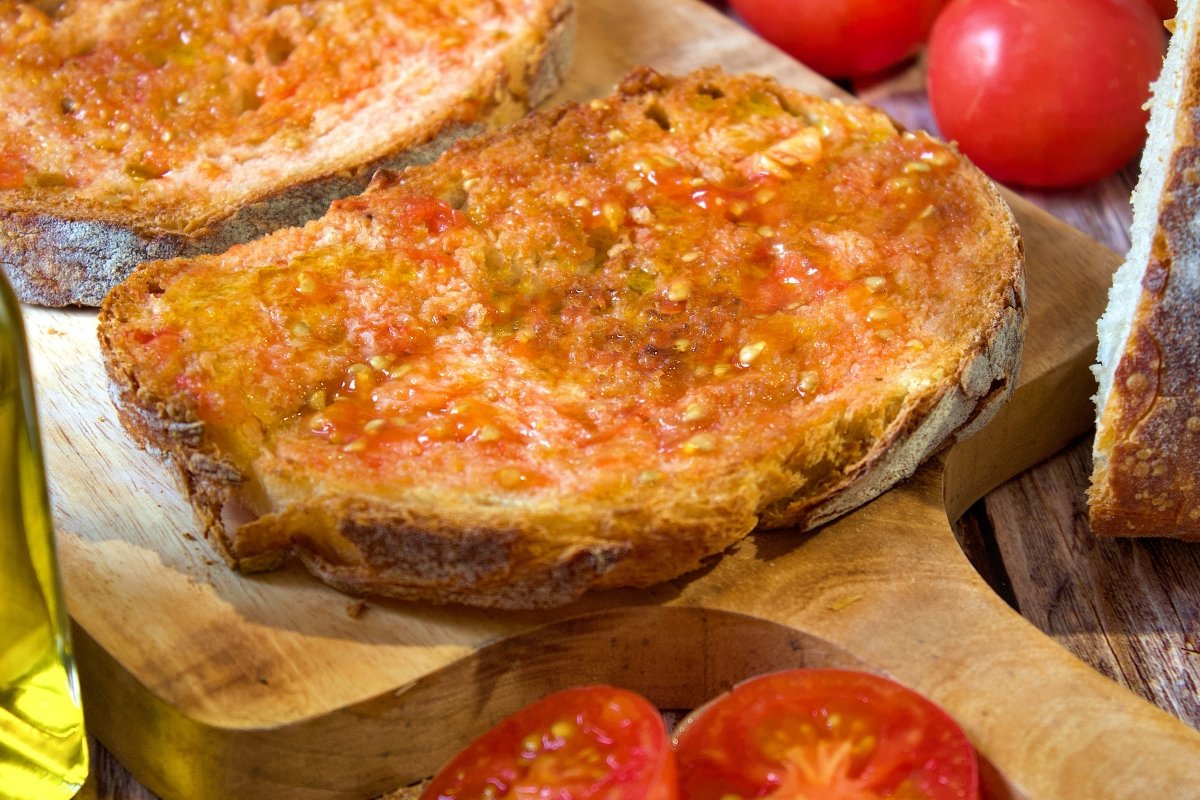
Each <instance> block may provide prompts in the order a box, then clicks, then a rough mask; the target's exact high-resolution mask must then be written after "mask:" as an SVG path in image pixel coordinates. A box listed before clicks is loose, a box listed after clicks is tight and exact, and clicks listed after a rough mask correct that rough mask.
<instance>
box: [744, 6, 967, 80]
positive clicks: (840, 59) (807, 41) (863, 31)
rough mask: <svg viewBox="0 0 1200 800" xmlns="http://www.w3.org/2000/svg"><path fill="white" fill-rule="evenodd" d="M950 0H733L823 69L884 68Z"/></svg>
mask: <svg viewBox="0 0 1200 800" xmlns="http://www.w3.org/2000/svg"><path fill="white" fill-rule="evenodd" d="M943 3H944V0H731V2H730V5H732V6H733V9H734V10H735V11H737V12H738V14H740V15H741V17H742V18H743V19H744V20H745V21H746V22H747V23H748V24H749V25H750V27H752V28H754V30H755V31H757V32H758V33H759V34H760V35H761V36H763V37H764V38H765V39H767V40H768V41H770V42H771V43H773V44H775V45H777V46H779V47H780V48H782V49H783V50H785V51H787V52H788V53H789V54H791V55H792V56H794V57H795V58H796V59H798V60H800V61H801V62H803V63H804V64H805V65H807V66H808V67H810V68H812V69H814V70H816V71H817V72H820V73H821V74H822V75H826V76H829V77H835V78H845V77H853V76H858V75H867V74H870V73H872V72H878V71H880V70H882V69H885V68H887V67H890V66H892V65H893V64H896V63H898V62H900V61H902V60H903V59H904V58H905V57H906V56H908V55H911V54H912V52H913V51H914V49H915V48H916V46H917V45H918V44H920V43H921V42H922V41H924V38H925V35H926V34H927V33H928V32H929V25H930V23H931V21H932V20H933V17H934V15H935V14H936V12H937V10H938V9H939V8H940V7H941V6H942V4H943Z"/></svg>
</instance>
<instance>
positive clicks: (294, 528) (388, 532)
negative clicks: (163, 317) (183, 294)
mask: <svg viewBox="0 0 1200 800" xmlns="http://www.w3.org/2000/svg"><path fill="white" fill-rule="evenodd" d="M672 80H677V81H680V82H688V85H699V86H701V87H702V88H705V87H717V88H719V89H721V90H722V91H724V92H725V93H726V94H730V95H733V94H734V93H736V92H738V91H741V88H742V84H740V83H739V82H738V79H736V78H725V77H724V76H721V75H720V74H719V73H716V72H714V71H708V72H705V73H701V75H700V77H692V76H689V77H688V78H684V79H664V78H662V77H661V76H658V75H656V74H655V73H653V72H650V71H648V70H639V71H635V72H634V73H633V74H632V75H631V76H630V77H629V78H628V79H626V81H624V82H623V83H622V85H621V89H620V92H621V94H622V95H623V97H624V98H625V99H626V100H627V101H629V102H631V103H644V104H645V105H646V106H647V107H654V106H655V104H656V103H657V102H658V101H659V100H660V99H661V98H662V97H663V96H664V94H665V93H666V92H667V91H669V89H670V85H671V82H672ZM772 86H773V85H772ZM772 91H778V90H777V89H772ZM663 102H664V103H665V102H666V101H663ZM572 113H575V112H574V111H573V110H572V109H571V108H570V107H567V108H564V109H555V110H553V111H548V112H544V113H542V114H539V115H537V116H535V117H533V118H531V119H528V120H525V121H523V122H521V123H519V124H518V125H517V126H515V127H514V128H513V129H510V130H509V131H507V132H502V133H499V134H494V135H493V136H492V137H487V140H486V141H485V142H484V144H483V145H480V146H481V147H482V146H486V142H487V141H492V142H496V141H503V140H504V139H505V138H510V137H522V136H536V135H537V134H538V133H539V131H541V130H543V129H545V128H548V127H554V126H556V125H558V124H559V123H560V122H562V121H563V120H564V118H566V117H567V116H568V115H571V114H572ZM461 148H462V146H461V145H460V146H459V147H457V148H455V151H456V152H457V151H459V150H460V149H461ZM452 155H453V153H452ZM963 169H964V170H966V174H967V176H968V181H969V188H970V191H971V192H972V194H973V195H974V197H975V199H977V201H978V203H977V205H978V206H979V208H980V211H979V217H978V218H977V219H974V220H973V221H972V225H971V230H972V231H973V232H974V233H975V234H976V237H975V238H973V239H972V241H971V242H970V244H969V245H967V246H966V249H967V250H968V252H967V253H966V254H964V256H963V257H964V258H973V259H976V260H978V261H980V262H982V263H986V264H989V265H994V268H995V270H994V273H989V274H988V277H987V278H986V279H985V281H984V284H985V285H980V286H977V287H975V288H976V289H977V290H978V297H977V300H978V304H979V307H980V308H983V309H986V312H985V314H986V319H985V322H984V324H983V325H982V326H981V329H979V330H973V331H971V333H970V335H969V337H967V339H966V340H965V341H961V342H960V341H956V342H954V343H953V344H949V343H947V344H946V345H945V346H947V347H954V348H955V350H954V352H955V353H958V352H959V350H958V348H960V347H961V348H962V352H961V358H960V359H958V360H957V362H956V367H955V368H954V369H952V370H951V371H950V374H948V375H945V376H944V377H941V376H939V381H938V382H937V383H931V384H929V385H922V387H921V388H920V389H918V390H913V391H907V390H905V391H898V392H897V397H898V398H899V399H898V400H897V403H896V405H895V407H893V408H889V409H887V410H886V411H884V412H881V413H879V414H876V413H875V412H874V411H872V412H871V414H870V416H869V418H865V419H860V418H858V417H856V416H855V415H854V414H853V413H847V414H846V415H845V418H844V426H843V429H841V430H838V431H836V432H831V433H830V434H829V435H828V436H827V438H821V439H820V440H819V441H803V442H802V441H797V442H789V443H788V444H786V445H785V446H784V447H783V449H782V450H772V451H770V452H767V453H765V454H764V456H763V457H762V459H761V462H759V463H738V464H736V465H733V466H731V468H730V469H728V470H726V471H722V472H718V473H716V474H713V475H707V476H705V477H704V480H703V481H699V480H695V479H691V480H672V481H667V482H659V483H657V484H653V485H648V486H646V487H644V489H642V490H641V491H640V492H639V493H638V494H636V495H626V496H619V497H616V498H611V499H605V500H603V501H598V500H597V499H596V498H595V497H594V496H593V497H584V498H578V497H574V496H571V495H569V494H568V495H566V496H563V495H561V494H560V495H557V496H555V497H554V498H552V500H551V501H549V502H547V501H539V500H538V499H536V498H535V499H532V500H528V501H526V500H515V499H514V500H511V501H509V502H507V503H498V502H494V501H488V500H487V498H482V499H481V498H479V497H474V496H471V495H466V496H464V495H463V494H461V493H453V492H439V491H435V490H433V489H429V490H425V489H422V488H421V487H417V488H416V489H410V490H407V491H405V492H404V493H402V494H397V496H396V497H394V498H382V497H379V496H377V495H372V496H367V495H364V494H362V493H361V492H357V491H355V490H353V488H351V487H346V486H342V485H332V484H328V483H325V482H324V481H323V476H320V475H317V476H313V475H307V474H303V473H300V472H296V473H285V474H275V475H271V476H267V477H266V478H264V477H263V476H261V475H260V476H258V478H257V479H255V480H250V479H249V476H248V475H246V474H244V473H243V472H242V471H241V470H240V469H239V468H238V467H237V466H236V465H235V459H234V458H233V457H232V456H231V455H230V454H229V453H228V452H227V451H226V450H223V449H222V447H221V446H219V445H218V444H217V443H216V442H215V441H214V440H213V438H212V436H211V435H210V434H209V432H206V431H205V426H204V425H203V424H202V423H199V422H197V418H196V416H195V413H194V411H193V410H192V409H190V408H189V407H188V405H187V404H186V403H185V402H182V401H181V400H180V399H179V398H177V397H163V396H161V395H158V394H155V393H154V392H152V391H149V390H148V389H146V388H145V387H143V386H142V385H141V383H140V381H139V376H138V372H137V370H136V369H135V368H134V365H133V363H132V362H131V361H130V360H128V358H127V356H126V355H125V354H124V353H123V352H122V351H121V349H120V346H119V344H118V341H117V335H118V334H119V333H120V332H121V326H122V325H123V324H124V323H125V321H126V320H129V319H133V318H136V317H137V315H138V313H139V310H140V307H141V306H143V305H144V304H145V302H146V301H147V300H148V299H149V298H151V297H152V296H153V295H155V294H156V293H158V292H161V291H162V289H161V288H160V287H159V286H158V281H160V280H162V279H164V278H165V277H166V276H169V275H170V274H171V273H172V271H173V266H175V265H173V264H171V263H166V264H152V265H147V266H146V267H145V268H143V269H141V270H139V271H137V272H135V273H134V274H133V275H132V276H131V277H130V279H129V280H128V281H127V282H126V283H125V284H124V285H122V286H121V287H120V288H119V289H118V290H117V291H115V292H113V294H111V295H110V296H109V297H108V298H107V300H106V302H105V304H104V306H103V308H102V310H101V314H100V328H99V335H100V340H101V347H102V350H103V352H104V354H105V362H106V366H107V369H108V371H109V375H110V378H111V380H112V382H113V388H114V399H115V402H116V405H117V407H118V409H119V411H120V414H121V419H122V421H123V423H124V424H125V426H126V427H127V428H128V429H129V430H130V432H131V434H132V435H133V436H134V438H135V439H136V440H137V441H138V442H139V444H141V445H142V446H144V447H149V448H153V449H157V450H159V451H161V452H162V453H163V454H164V455H165V456H166V457H167V458H168V459H169V461H170V462H171V463H172V464H173V466H174V469H175V471H176V472H177V474H178V476H179V479H180V482H181V484H182V486H183V488H184V490H185V491H186V492H187V494H188V496H189V499H190V500H191V502H192V503H193V505H194V506H195V508H196V511H197V515H198V517H199V518H200V520H201V523H202V525H203V527H204V530H205V532H206V534H207V535H208V537H209V538H210V539H211V540H212V541H213V542H214V545H215V547H216V548H217V549H218V550H219V551H220V552H221V554H222V555H223V557H224V558H225V559H226V561H227V562H228V563H229V564H230V565H231V566H234V567H236V568H238V569H241V570H243V571H248V572H249V571H255V570H260V569H269V568H272V567H274V566H276V565H277V564H278V563H279V562H280V561H281V560H282V559H284V558H286V557H287V556H288V555H295V556H297V557H298V558H300V559H301V560H302V561H303V562H304V563H305V564H306V565H307V566H308V568H309V569H310V570H311V571H312V572H314V573H315V574H317V575H318V576H319V577H320V578H321V579H322V580H324V581H326V582H327V583H329V584H331V585H333V586H335V587H337V588H339V589H342V590H344V591H348V592H351V593H356V594H379V595H387V596H392V597H399V598H404V599H413V600H428V601H435V602H461V603H468V604H472V605H479V606H494V607H502V608H536V607H545V606H553V605H560V604H563V603H566V602H569V601H570V600H572V599H574V598H576V597H578V596H579V595H580V594H582V593H583V592H584V591H586V590H588V589H592V588H609V587H619V586H647V585H652V584H654V583H658V582H661V581H663V580H666V579H669V578H671V577H674V576H676V575H679V574H682V573H684V572H686V571H688V570H691V569H694V568H696V567H697V566H699V565H700V564H701V563H702V560H703V559H704V558H706V557H709V556H711V555H712V554H714V553H718V552H720V551H721V550H723V549H725V548H727V547H728V546H729V545H731V544H733V543H735V542H737V541H738V540H740V539H741V538H743V537H744V536H745V535H747V534H748V533H749V532H750V531H751V530H753V529H754V528H755V527H756V526H758V525H762V526H763V527H795V528H799V529H810V528H812V527H815V526H817V525H820V524H822V523H824V522H826V521H828V520H830V519H833V518H834V517H836V516H839V515H840V514H843V513H845V512H846V511H848V510H850V509H851V508H854V507H856V506H858V505H860V504H862V503H864V502H866V501H867V500H869V499H871V498H872V497H875V496H876V495H878V494H879V493H881V492H882V491H884V490H885V489H887V488H888V487H890V486H891V485H893V484H894V483H895V482H897V481H899V480H902V479H903V478H905V477H907V476H908V475H911V474H912V472H913V471H914V470H915V469H916V468H917V466H918V465H919V464H920V462H921V461H922V460H923V459H924V458H926V457H927V456H928V455H930V454H931V453H933V452H934V451H936V450H937V449H938V448H939V447H942V446H943V445H944V444H946V443H947V442H948V441H950V440H952V439H953V438H954V437H955V436H962V435H966V434H968V433H970V432H972V431H973V430H975V429H976V428H977V427H978V426H980V425H982V424H983V423H984V422H986V420H987V419H988V418H990V416H991V415H992V414H993V413H994V412H995V411H996V409H997V408H998V407H999V406H1000V404H1001V403H1003V402H1004V400H1005V399H1006V398H1007V397H1008V395H1009V393H1010V392H1011V390H1012V388H1013V385H1014V383H1015V380H1014V379H1015V375H1016V372H1017V369H1018V365H1019V358H1020V345H1021V338H1022V332H1023V329H1024V322H1025V296H1024V275H1023V263H1022V255H1021V244H1020V235H1019V232H1018V230H1017V228H1016V225H1015V223H1014V221H1013V218H1012V216H1011V213H1010V212H1009V211H1008V209H1007V207H1006V206H1005V204H1004V203H1003V200H1002V199H1001V198H1000V196H999V194H998V192H997V191H996V189H995V187H994V186H993V185H992V184H991V183H990V182H988V181H987V180H986V179H985V178H984V177H983V176H982V174H980V173H978V171H977V170H975V169H974V167H970V166H964V167H963ZM403 178H404V176H394V175H389V174H383V175H380V176H379V177H378V178H377V179H376V181H375V183H374V184H373V186H372V188H371V190H369V191H368V193H367V194H366V195H364V199H367V200H369V198H370V197H371V193H372V192H377V191H378V192H382V191H386V190H387V189H389V188H390V187H391V186H392V185H394V184H395V183H397V182H398V181H400V180H403ZM320 224H321V223H315V225H318V226H319V225H320ZM310 227H312V226H310ZM304 235H305V234H304V233H303V231H301V230H300V229H296V230H293V231H284V232H280V233H277V234H275V235H273V236H271V237H269V238H268V239H265V240H263V241H262V242H258V243H255V244H253V245H251V246H250V247H251V248H254V250H253V254H252V255H251V253H250V252H249V250H246V251H244V252H246V254H247V256H248V257H250V258H252V259H253V260H254V262H255V263H267V262H269V261H270V260H271V255H272V253H273V252H275V251H280V252H289V251H290V250H289V248H290V249H293V250H303V249H304V247H305V242H306V241H307V240H305V239H304V238H303V236H304ZM268 247H269V248H271V251H270V252H263V250H264V249H265V248H268ZM227 257H234V258H242V255H241V254H240V253H237V252H231V253H230V254H228V256H227ZM822 436H824V434H822ZM812 448H817V449H820V450H822V451H823V452H825V453H827V454H828V455H827V461H828V466H827V467H826V468H825V472H824V473H822V474H821V475H818V476H814V475H813V474H812V458H811V455H812V453H811V449H812ZM296 486H300V487H303V488H302V489H299V490H297V489H294V488H291V487H296ZM264 495H269V497H268V496H264ZM775 497H778V498H780V499H779V500H777V501H775V500H772V501H766V500H765V498H775ZM238 505H243V506H246V507H247V508H249V509H250V512H251V513H250V515H249V517H250V518H251V519H252V520H253V521H249V522H245V523H244V524H241V525H237V524H236V523H237V522H238V520H234V519H232V518H231V517H230V510H231V509H232V508H234V507H235V506H238Z"/></svg>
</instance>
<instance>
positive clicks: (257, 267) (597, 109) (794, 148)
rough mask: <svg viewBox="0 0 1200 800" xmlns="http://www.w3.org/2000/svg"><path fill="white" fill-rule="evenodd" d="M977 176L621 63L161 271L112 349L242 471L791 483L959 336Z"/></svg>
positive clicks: (856, 130) (874, 131)
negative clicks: (760, 465) (619, 72)
mask: <svg viewBox="0 0 1200 800" xmlns="http://www.w3.org/2000/svg"><path fill="white" fill-rule="evenodd" d="M646 85H649V86H651V87H654V89H655V90H654V91H652V92H651V91H646ZM979 185H980V179H979V178H978V175H977V173H975V172H974V170H973V168H969V167H967V166H966V165H965V164H963V163H962V162H961V161H960V159H959V158H958V156H957V155H956V154H955V152H954V151H953V150H952V149H950V148H948V147H947V146H946V145H944V144H942V143H940V142H938V141H936V140H934V139H932V138H930V137H929V136H927V135H925V134H924V133H908V132H901V131H898V130H897V129H896V127H895V126H894V124H893V123H892V122H891V121H890V120H889V119H888V118H887V117H886V116H884V115H883V114H881V113H879V112H876V111H873V110H870V109H868V108H866V107H863V106H859V105H857V104H848V103H841V102H838V101H830V100H825V99H821V98H815V97H808V96H804V95H799V94H796V93H793V92H788V91H785V90H782V89H781V88H779V87H778V86H777V85H776V84H774V83H773V82H770V81H767V80H765V79H760V78H752V77H745V78H732V77H727V76H723V75H719V74H715V73H704V72H702V73H698V74H696V75H694V76H691V77H689V78H686V79H678V80H675V81H667V79H663V78H661V77H659V76H657V75H654V74H653V73H649V72H646V73H641V74H637V75H635V77H633V78H631V79H629V81H627V83H626V85H625V86H624V91H623V93H618V94H617V95H615V96H613V97H611V98H608V99H604V100H597V101H593V102H591V103H590V104H586V105H582V106H578V107H572V108H569V109H560V110H556V111H552V112H547V113H546V114H544V115H541V116H539V117H536V118H534V119H532V120H528V121H526V122H523V123H520V124H519V125H518V126H517V127H516V128H515V129H513V130H511V131H508V132H505V133H502V134H498V135H494V136H490V137H485V138H482V139H479V140H474V141H470V142H465V143H462V144H460V145H457V146H455V147H454V148H453V149H452V150H451V151H450V152H449V153H448V154H447V155H445V156H444V157H443V158H442V159H441V160H440V161H438V162H436V163H435V164H433V165H431V166H428V167H419V168H413V169H410V170H408V171H405V172H403V173H399V174H394V175H385V176H382V177H380V178H378V179H377V180H376V182H375V185H374V186H373V187H372V189H371V190H369V191H368V192H367V193H365V194H364V195H361V196H359V197H354V198H349V199H346V200H343V201H339V202H337V203H335V204H334V206H333V208H332V209H331V210H330V212H329V214H328V215H327V216H326V217H325V218H324V219H322V220H320V221H318V222H315V223H311V224H310V225H308V226H307V227H305V228H303V229H294V230H290V231H284V232H281V233H278V234H276V235H274V236H272V237H270V238H268V239H266V240H264V241H262V242H259V243H254V244H251V245H248V246H244V247H240V248H235V249H234V250H232V251H230V252H229V253H227V254H225V255H223V256H217V257H203V258H199V259H195V260H191V261H185V262H180V264H179V268H178V269H177V270H173V271H163V272H162V274H160V275H159V276H158V277H157V278H156V282H157V285H156V286H155V287H154V291H152V292H151V293H150V295H149V297H148V301H147V303H146V305H145V306H144V307H143V308H141V309H139V310H138V313H137V314H136V315H135V316H134V317H132V318H131V319H129V320H128V321H127V324H126V325H125V326H124V327H122V328H120V329H118V330H117V331H116V335H117V336H118V337H119V338H118V339H117V340H116V341H117V343H118V345H119V349H121V351H122V352H124V353H125V354H126V357H128V358H130V359H131V360H133V361H135V362H137V364H138V374H139V379H140V380H141V381H142V383H143V385H146V384H149V385H150V388H152V389H153V390H154V391H155V392H156V393H158V394H160V395H161V396H171V397H177V398H182V399H183V401H184V403H185V405H186V406H187V408H188V409H189V412H188V413H190V414H193V415H195V416H196V417H198V418H199V419H200V420H202V421H204V422H205V423H207V425H208V427H209V430H210V432H211V433H212V435H213V436H214V438H215V439H216V441H217V442H218V443H219V444H220V446H221V447H222V448H223V450H224V451H225V452H227V453H228V454H229V455H230V457H232V458H234V460H235V461H238V462H239V463H241V464H243V465H244V466H245V467H246V469H247V471H248V472H249V473H251V474H258V475H260V476H262V475H266V474H283V473H287V474H306V475H307V474H312V473H313V470H314V469H316V470H318V471H320V472H322V474H325V475H329V476H342V477H343V478H344V479H345V480H347V481H353V482H354V483H355V485H358V486H367V487H369V486H372V485H378V486H380V487H388V488H389V489H394V488H395V487H397V486H405V485H423V484H428V483H429V482H431V481H432V482H434V483H437V484H439V485H450V486H458V487H460V488H467V489H479V490H481V491H485V492H496V493H499V494H501V495H503V494H504V493H508V492H538V491H546V490H553V491H570V492H576V493H588V492H594V491H605V490H607V489H613V488H616V487H624V488H625V489H630V488H634V489H636V487H638V486H645V485H651V484H655V483H659V482H663V481H670V480H672V476H673V475H676V474H679V473H683V472H687V473H690V474H692V475H700V476H703V475H704V474H709V473H712V474H715V473H719V472H723V471H729V470H738V469H743V468H744V465H745V464H747V463H752V462H757V461H760V460H761V459H762V458H763V456H764V454H772V453H775V454H778V453H784V456H786V457H790V455H789V454H792V453H794V452H796V451H799V450H801V449H803V448H805V447H808V448H809V449H810V450H811V451H812V452H811V454H810V455H807V456H805V459H804V460H803V463H804V465H805V468H810V469H811V470H812V471H813V474H814V475H816V474H819V473H820V471H821V470H822V469H825V470H829V469H833V468H834V467H830V466H828V465H827V464H825V460H826V458H827V452H826V450H825V449H824V446H823V445H822V442H823V441H825V440H824V439H822V438H820V437H828V436H830V435H831V432H835V433H837V435H840V436H842V438H843V439H851V440H853V441H857V439H858V438H862V439H864V440H866V439H868V438H869V437H870V436H873V435H874V436H877V435H879V432H880V430H881V429H882V426H885V425H886V424H887V422H888V421H889V420H890V419H891V418H893V417H895V416H896V415H897V414H898V412H899V410H900V407H901V405H902V404H903V403H904V402H905V399H904V398H905V397H906V396H908V394H909V393H910V392H915V391H918V390H920V389H922V388H925V387H928V386H929V385H931V384H936V383H937V382H939V381H945V380H946V378H947V376H948V375H950V376H953V374H954V371H955V370H956V369H958V368H959V367H958V365H959V363H960V361H961V359H962V357H963V353H964V352H965V351H966V348H967V347H969V346H971V345H974V344H976V343H977V341H978V337H979V336H982V335H983V334H982V333H981V332H980V330H981V329H982V328H986V320H985V319H984V317H983V316H982V315H983V314H984V313H985V312H981V311H977V310H976V306H978V305H986V304H980V303H978V302H977V298H976V296H975V294H976V292H977V291H978V287H979V286H988V287H990V286H992V285H993V284H994V282H995V281H994V280H993V279H990V278H989V277H988V275H987V274H988V270H990V269H991V267H990V266H989V265H988V264H986V263H976V260H975V259H971V258H967V257H965V256H964V253H965V252H974V251H973V250H971V248H974V249H975V250H978V247H979V245H978V240H979V239H980V238H981V237H982V236H983V235H984V234H983V233H982V232H981V231H982V230H983V229H984V228H985V227H986V226H988V225H993V224H994V221H990V220H982V221H981V213H982V212H981V211H980V209H981V208H990V207H991V206H990V205H989V204H993V203H994V199H993V198H990V197H987V198H982V197H980V194H979V189H978V187H979ZM993 310H994V309H990V308H989V309H988V310H987V311H986V313H988V314H990V313H993ZM122 339H123V340H124V343H123V344H122ZM155 382H157V385H155ZM858 421H862V422H861V426H860V427H857V428H856V427H855V425H858V424H859V422H858ZM838 468H840V467H838ZM606 487H607V489H606Z"/></svg>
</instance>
